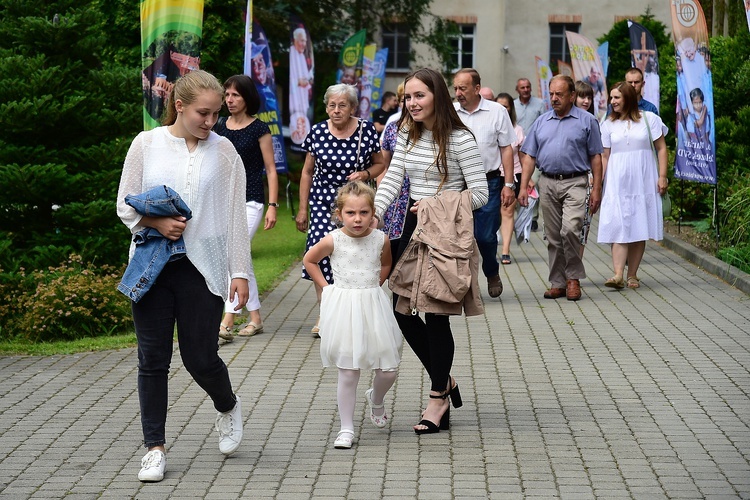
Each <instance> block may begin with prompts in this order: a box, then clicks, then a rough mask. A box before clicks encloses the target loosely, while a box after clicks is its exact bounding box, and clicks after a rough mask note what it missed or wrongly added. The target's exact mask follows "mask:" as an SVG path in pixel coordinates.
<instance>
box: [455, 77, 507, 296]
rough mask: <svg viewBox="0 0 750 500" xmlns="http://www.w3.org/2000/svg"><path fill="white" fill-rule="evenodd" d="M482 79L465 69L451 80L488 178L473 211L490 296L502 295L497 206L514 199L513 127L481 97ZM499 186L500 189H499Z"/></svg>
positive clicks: (502, 110)
mask: <svg viewBox="0 0 750 500" xmlns="http://www.w3.org/2000/svg"><path fill="white" fill-rule="evenodd" d="M481 88H482V84H481V78H480V76H479V73H478V72H477V71H476V70H475V69H470V68H464V69H461V70H459V71H458V72H456V74H455V76H454V77H453V89H454V90H455V92H456V101H457V102H455V103H453V105H454V106H455V108H456V112H457V113H458V116H459V117H460V118H461V121H462V122H464V124H466V125H467V126H468V127H469V128H470V129H471V131H472V133H473V134H474V137H475V138H476V140H477V145H478V146H479V152H480V154H481V155H482V164H483V165H484V171H485V174H486V175H487V185H488V187H489V201H488V202H487V204H486V205H484V206H483V207H481V208H479V209H478V210H476V211H475V212H474V237H475V238H476V240H477V246H478V247H479V253H480V254H481V255H482V272H483V273H484V275H485V276H486V277H487V288H488V292H489V294H490V297H499V296H500V294H501V293H503V282H502V280H501V279H500V264H499V262H498V261H497V230H498V229H499V228H500V203H502V204H503V205H504V206H509V205H510V204H511V203H513V201H514V200H515V197H516V184H515V182H514V177H513V149H512V148H511V146H510V145H511V144H512V143H513V142H514V141H515V140H516V133H515V132H514V131H513V124H512V123H511V121H510V117H509V116H508V112H507V111H506V110H505V107H503V106H501V105H500V104H498V103H496V102H494V101H488V100H487V99H485V98H483V97H482V96H481V95H480V93H479V91H480V89H481ZM501 184H502V186H501Z"/></svg>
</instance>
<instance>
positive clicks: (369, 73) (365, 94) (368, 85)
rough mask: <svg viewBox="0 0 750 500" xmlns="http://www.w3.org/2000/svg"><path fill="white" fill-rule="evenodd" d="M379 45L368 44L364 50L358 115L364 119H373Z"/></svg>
mask: <svg viewBox="0 0 750 500" xmlns="http://www.w3.org/2000/svg"><path fill="white" fill-rule="evenodd" d="M377 50H378V47H377V45H375V44H374V43H373V44H370V45H366V46H365V48H364V50H363V51H362V76H360V79H359V109H358V110H357V116H359V117H360V118H362V119H363V120H370V121H372V120H371V113H372V109H371V106H372V80H373V77H374V71H375V53H376V52H377Z"/></svg>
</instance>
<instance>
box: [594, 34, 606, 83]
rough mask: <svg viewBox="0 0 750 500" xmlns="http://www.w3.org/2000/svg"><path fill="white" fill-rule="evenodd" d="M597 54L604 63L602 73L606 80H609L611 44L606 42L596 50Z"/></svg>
mask: <svg viewBox="0 0 750 500" xmlns="http://www.w3.org/2000/svg"><path fill="white" fill-rule="evenodd" d="M596 52H597V53H598V54H599V60H600V61H601V62H602V71H603V72H604V73H602V74H603V75H604V78H607V72H608V71H609V42H604V43H603V44H601V45H599V47H597V48H596Z"/></svg>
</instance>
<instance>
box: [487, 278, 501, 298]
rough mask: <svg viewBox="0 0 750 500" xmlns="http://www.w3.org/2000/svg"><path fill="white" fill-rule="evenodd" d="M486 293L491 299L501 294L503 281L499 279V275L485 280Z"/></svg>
mask: <svg viewBox="0 0 750 500" xmlns="http://www.w3.org/2000/svg"><path fill="white" fill-rule="evenodd" d="M487 292H488V293H489V294H490V297H492V298H495V297H499V296H500V294H502V293H503V280H501V279H500V275H497V276H492V277H489V278H487Z"/></svg>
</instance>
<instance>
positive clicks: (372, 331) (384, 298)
mask: <svg viewBox="0 0 750 500" xmlns="http://www.w3.org/2000/svg"><path fill="white" fill-rule="evenodd" d="M330 235H331V236H332V237H333V252H332V253H331V267H332V269H333V276H334V279H333V281H334V284H333V285H329V286H327V287H325V288H323V295H322V297H321V300H320V357H321V360H322V361H323V366H336V367H338V368H346V369H350V370H374V369H376V368H379V369H381V370H385V371H392V370H396V369H397V368H398V365H399V363H400V362H401V347H402V342H403V341H402V337H401V330H400V328H399V326H398V323H396V318H395V316H394V315H393V305H392V303H391V299H390V298H389V297H388V295H387V294H386V293H385V291H384V290H383V289H382V288H381V287H380V285H379V281H380V256H381V254H382V252H383V245H384V243H385V235H384V234H383V233H382V232H381V231H376V230H371V232H370V234H369V235H367V236H363V237H361V238H352V237H351V236H347V235H346V234H344V232H343V231H342V230H341V229H336V230H334V231H332V232H331V233H330Z"/></svg>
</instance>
